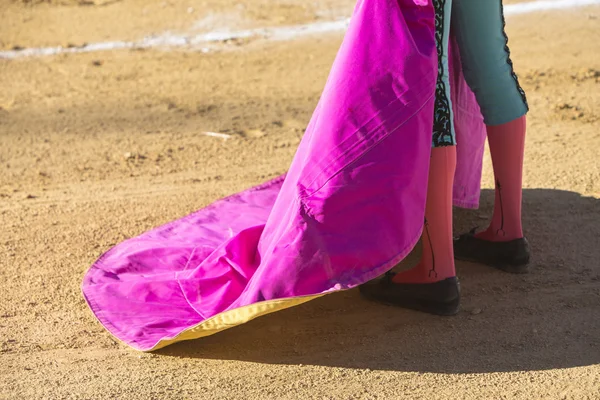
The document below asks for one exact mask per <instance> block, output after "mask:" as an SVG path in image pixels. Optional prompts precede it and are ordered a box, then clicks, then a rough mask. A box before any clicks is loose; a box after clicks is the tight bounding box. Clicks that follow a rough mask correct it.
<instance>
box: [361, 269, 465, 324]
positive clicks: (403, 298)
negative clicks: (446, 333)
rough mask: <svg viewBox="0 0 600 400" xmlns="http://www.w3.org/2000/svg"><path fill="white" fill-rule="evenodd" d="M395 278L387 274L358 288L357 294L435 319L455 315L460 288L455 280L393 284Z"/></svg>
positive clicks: (458, 303) (458, 304)
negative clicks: (424, 313)
mask: <svg viewBox="0 0 600 400" xmlns="http://www.w3.org/2000/svg"><path fill="white" fill-rule="evenodd" d="M394 275H396V274H395V273H393V272H387V273H386V274H385V276H384V277H383V278H381V279H378V280H373V281H371V282H367V283H365V284H363V285H361V286H360V293H361V294H362V295H363V296H364V297H366V298H368V299H370V300H375V301H379V302H382V303H386V304H390V305H394V306H399V307H403V308H410V309H411V310H417V311H423V312H426V313H430V314H435V315H455V314H456V313H458V310H459V306H460V286H459V283H458V279H457V278H456V277H453V278H447V279H444V280H443V281H439V282H435V283H394V282H392V279H393V277H394Z"/></svg>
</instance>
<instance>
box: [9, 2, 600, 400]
mask: <svg viewBox="0 0 600 400" xmlns="http://www.w3.org/2000/svg"><path fill="white" fill-rule="evenodd" d="M513 2H514V1H513ZM224 3H225V2H223V1H222V0H218V1H217V0H206V1H204V2H199V1H193V0H182V1H181V2H175V1H158V0H146V1H142V0H123V1H104V0H91V1H87V2H86V1H69V0H64V1H60V0H58V1H54V0H52V1H12V0H0V21H1V22H0V48H1V49H5V50H6V49H10V48H13V47H15V46H20V47H35V46H55V45H67V44H73V45H81V44H83V43H90V42H94V41H100V40H121V39H122V40H133V39H138V38H139V37H141V36H144V35H146V34H149V33H152V32H161V31H163V30H165V29H175V30H177V29H180V30H181V29H191V28H190V27H191V26H192V25H193V24H194V23H196V21H198V20H202V21H204V22H203V24H204V25H202V26H201V27H200V28H197V29H207V27H208V29H212V28H213V27H214V26H216V25H218V24H219V21H221V20H222V19H223V18H229V19H230V21H234V22H235V21H237V22H236V23H239V24H240V26H241V25H243V26H244V27H253V26H277V25H290V24H296V23H306V22H312V21H318V20H323V19H327V18H329V17H331V16H334V15H337V14H339V13H349V12H350V10H351V8H352V4H351V2H350V1H349V0H343V1H327V2H321V3H316V2H308V3H306V4H302V3H301V2H299V1H291V0H288V1H283V2H277V3H276V4H274V2H272V1H266V0H265V1H261V0H247V1H245V2H243V3H240V4H241V5H240V4H238V5H224ZM190 8H192V11H190ZM209 15H217V16H219V18H221V20H220V19H219V18H216V19H215V18H212V17H208V16H209ZM508 33H509V35H510V37H511V40H510V43H511V50H512V54H513V59H514V62H515V66H516V70H517V72H518V73H519V75H520V79H521V82H522V84H523V86H524V88H525V90H526V91H527V93H528V97H529V101H530V106H531V113H530V116H529V133H528V137H527V154H526V170H525V190H524V223H525V229H526V234H527V236H528V237H529V239H530V241H531V245H532V249H533V254H534V256H533V261H532V268H531V273H530V274H528V275H523V276H514V275H508V274H503V273H500V272H497V271H492V270H490V269H487V268H485V267H483V266H479V265H474V264H468V263H459V264H458V273H459V276H460V278H461V282H462V288H463V310H462V311H461V313H460V314H459V315H457V316H456V317H453V318H439V317H434V316H429V315H424V314H420V313H416V312H411V311H406V310H400V309H395V308H391V307H384V306H380V305H376V304H372V303H370V302H367V301H365V300H363V299H361V298H360V297H359V295H358V293H357V291H355V290H352V291H348V292H344V293H339V294H335V295H330V296H327V297H325V298H322V299H319V300H316V301H313V302H311V303H308V304H306V305H304V306H300V307H297V308H294V309H290V310H287V311H283V312H280V313H277V314H273V315H269V316H266V317H263V318H260V319H258V320H255V321H252V322H251V323H248V324H246V325H244V326H241V327H237V328H234V329H231V330H229V331H225V332H223V333H220V334H218V335H215V336H212V337H208V338H205V339H200V340H196V341H190V342H184V343H180V344H177V345H174V346H171V347H168V348H166V349H164V350H161V351H158V352H156V353H152V354H145V353H138V352H136V351H134V350H131V349H128V348H126V347H125V346H123V345H121V344H119V343H117V342H115V340H114V339H112V338H111V337H110V335H109V334H108V333H107V332H106V331H105V330H104V329H103V328H102V327H101V326H100V324H99V323H98V322H97V321H96V320H95V319H94V317H93V316H92V314H91V312H90V311H89V310H88V308H87V306H86V305H85V303H84V300H83V298H82V296H81V293H80V289H79V287H80V282H81V279H82V276H83V274H84V272H85V271H86V269H87V268H88V266H89V265H90V264H91V263H92V262H93V261H94V260H95V259H96V258H97V257H98V256H99V255H100V254H101V253H103V252H104V251H106V250H108V249H109V248H110V247H111V246H113V245H114V244H116V243H118V242H120V241H122V240H123V239H126V238H129V237H131V236H134V235H137V234H139V233H142V232H144V231H146V230H148V229H150V228H152V227H155V226H157V225H160V224H162V223H165V222H168V221H171V220H173V219H175V218H178V217H181V216H183V215H186V214H188V213H190V212H192V211H194V210H196V209H198V208H201V207H203V206H205V205H207V204H209V203H211V202H212V201H214V200H216V199H218V198H220V197H223V196H225V195H228V194H231V193H234V192H236V191H239V190H241V189H244V188H247V187H249V186H252V185H254V184H258V183H260V182H262V181H265V180H266V179H269V178H272V177H274V176H276V175H279V174H281V173H283V172H284V171H285V170H286V169H287V167H288V165H289V163H290V161H291V159H292V157H293V155H294V151H295V148H296V146H297V144H298V143H299V141H300V138H301V136H302V133H303V128H304V126H305V125H306V123H307V121H308V119H309V118H310V115H311V113H312V110H313V107H314V106H315V105H316V102H317V100H318V97H319V94H320V92H321V90H322V88H323V85H324V82H325V79H326V77H327V74H328V71H329V67H330V65H331V63H332V60H333V58H334V56H335V52H336V50H337V48H338V46H339V44H340V41H341V38H342V35H341V33H339V34H327V35H321V36H318V37H309V38H304V39H301V40H294V41H286V42H265V41H260V40H258V41H256V40H248V41H233V42H231V41H230V42H227V43H222V44H219V46H217V47H218V48H217V49H216V50H215V51H213V52H210V53H207V54H203V53H201V52H197V51H196V52H191V51H184V50H182V49H179V50H174V51H165V50H120V51H107V52H98V53H88V54H71V55H59V56H53V57H42V58H23V59H18V60H0V225H1V226H2V229H1V230H0V299H1V300H0V398H2V399H40V398H48V399H62V398H64V399H71V398H81V399H104V398H119V399H151V398H153V399H181V398H199V399H204V398H206V399H208V398H229V399H233V398H246V399H297V398H316V399H394V398H402V397H405V398H411V399H448V398H459V399H542V398H543V399H598V398H600V365H599V364H600V262H599V260H600V161H599V160H600V150H599V149H600V129H599V128H600V111H599V110H600V91H599V88H600V7H588V8H579V9H576V10H575V9H574V10H567V11H560V12H541V13H536V14H528V15H523V16H514V17H511V18H509V21H508ZM204 131H214V132H221V133H226V134H229V135H231V136H232V137H231V138H230V139H227V140H224V139H220V138H215V137H207V136H204V135H202V132H204ZM492 183H493V180H492V176H491V168H490V163H489V158H488V157H487V156H486V164H485V171H484V179H483V185H484V187H485V188H486V190H484V193H483V196H482V207H481V209H480V210H475V211H457V213H456V216H455V221H456V222H455V225H456V227H455V229H456V231H457V232H462V231H464V230H466V229H468V228H470V227H472V226H473V225H485V223H486V220H487V218H488V217H489V216H490V214H491V201H492V198H493V193H492V191H491V190H490V188H491V187H492ZM413 258H414V256H413ZM408 262H409V263H410V262H411V260H408Z"/></svg>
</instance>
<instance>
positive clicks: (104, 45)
mask: <svg viewBox="0 0 600 400" xmlns="http://www.w3.org/2000/svg"><path fill="white" fill-rule="evenodd" d="M597 4H600V0H537V1H531V2H527V3H519V4H508V5H506V6H505V7H504V13H505V15H519V14H526V13H532V12H536V11H547V10H557V9H565V8H573V7H583V6H591V5H597ZM349 21H350V18H344V19H340V20H336V21H325V22H315V23H310V24H304V25H292V26H282V27H273V28H257V29H246V30H239V31H225V30H224V31H213V32H208V33H202V34H194V35H178V34H173V33H171V32H166V33H163V34H161V35H154V36H148V37H145V38H143V39H142V40H139V41H133V42H127V41H112V42H99V43H90V44H86V45H85V46H81V47H62V46H57V47H38V48H27V49H21V50H7V51H0V59H16V58H22V57H40V56H50V55H57V54H69V53H90V52H95V51H106V50H120V49H148V48H161V47H162V48H173V47H191V48H196V49H197V48H200V51H202V52H208V51H210V49H209V48H207V47H203V46H207V45H210V44H211V43H216V42H223V41H226V40H236V39H247V38H254V37H256V38H263V39H267V40H272V41H281V40H291V39H296V38H299V37H302V36H308V35H314V34H319V33H333V32H341V31H344V30H345V29H346V28H347V26H348V23H349Z"/></svg>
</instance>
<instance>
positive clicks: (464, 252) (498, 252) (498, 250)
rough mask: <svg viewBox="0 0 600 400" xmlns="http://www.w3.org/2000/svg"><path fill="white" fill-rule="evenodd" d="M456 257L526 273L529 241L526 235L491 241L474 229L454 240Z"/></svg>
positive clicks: (509, 270)
mask: <svg viewBox="0 0 600 400" xmlns="http://www.w3.org/2000/svg"><path fill="white" fill-rule="evenodd" d="M454 258H456V259H458V260H463V261H470V262H475V263H480V264H485V265H488V266H490V267H494V268H497V269H500V270H502V271H505V272H510V273H513V274H524V273H526V272H527V271H528V269H529V258H530V253H529V243H528V242H527V239H525V238H524V237H523V238H520V239H515V240H511V241H508V242H490V241H489V240H483V239H479V238H477V237H475V229H473V230H472V231H471V232H469V233H465V234H464V235H461V236H460V237H459V238H458V239H455V240H454Z"/></svg>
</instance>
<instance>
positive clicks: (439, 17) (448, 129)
mask: <svg viewBox="0 0 600 400" xmlns="http://www.w3.org/2000/svg"><path fill="white" fill-rule="evenodd" d="M433 6H434V9H435V45H436V48H437V56H438V75H437V82H436V85H435V105H434V110H433V113H434V114H433V147H443V146H453V145H455V144H456V143H455V142H454V136H453V135H452V118H451V114H450V101H449V100H448V95H447V91H446V83H445V82H444V80H443V78H444V74H445V71H444V63H443V61H442V59H443V56H444V47H445V46H444V25H445V24H446V23H450V21H445V18H444V8H445V6H446V0H433Z"/></svg>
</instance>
